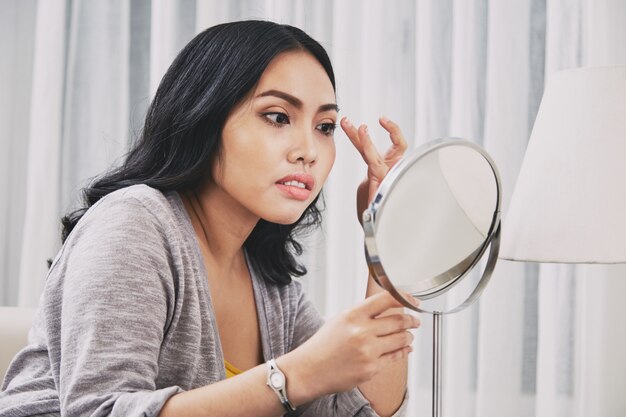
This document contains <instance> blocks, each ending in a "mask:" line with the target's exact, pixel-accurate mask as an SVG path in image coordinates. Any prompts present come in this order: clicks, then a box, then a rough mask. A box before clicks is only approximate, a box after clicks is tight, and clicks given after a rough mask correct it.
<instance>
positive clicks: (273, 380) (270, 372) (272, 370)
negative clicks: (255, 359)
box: [267, 359, 296, 411]
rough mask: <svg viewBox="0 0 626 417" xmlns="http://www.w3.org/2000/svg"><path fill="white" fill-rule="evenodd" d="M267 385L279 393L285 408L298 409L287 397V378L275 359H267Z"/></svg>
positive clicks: (289, 409) (288, 409)
mask: <svg viewBox="0 0 626 417" xmlns="http://www.w3.org/2000/svg"><path fill="white" fill-rule="evenodd" d="M267 385H268V386H269V387H270V388H271V389H272V390H273V391H274V392H275V393H276V395H278V399H279V400H280V402H281V404H282V405H283V407H285V410H287V411H296V408H295V407H294V406H293V405H291V403H290V402H289V399H287V378H286V377H285V374H283V372H282V371H281V370H280V368H279V367H278V365H276V361H275V360H274V359H270V360H269V361H267Z"/></svg>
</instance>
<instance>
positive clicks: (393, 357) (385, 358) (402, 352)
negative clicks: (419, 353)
mask: <svg viewBox="0 0 626 417" xmlns="http://www.w3.org/2000/svg"><path fill="white" fill-rule="evenodd" d="M411 352H413V348H412V347H411V346H406V347H403V348H402V349H398V350H396V351H393V352H389V353H385V354H384V355H382V356H381V357H380V358H379V363H380V366H381V367H382V369H384V368H386V367H387V366H388V365H390V364H392V363H394V362H397V361H399V360H401V359H404V358H406V357H407V356H409V353H411Z"/></svg>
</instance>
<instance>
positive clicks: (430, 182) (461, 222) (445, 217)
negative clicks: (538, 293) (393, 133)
mask: <svg viewBox="0 0 626 417" xmlns="http://www.w3.org/2000/svg"><path fill="white" fill-rule="evenodd" d="M464 142H466V141H458V143H456V142H455V141H451V143H447V144H446V145H444V146H438V147H435V148H433V149H429V150H427V151H426V152H424V151H422V152H423V153H420V154H419V155H418V156H417V157H416V156H415V155H407V156H406V157H405V159H406V158H409V159H408V160H407V161H403V163H402V164H399V166H398V168H399V169H398V170H397V171H396V172H395V173H394V175H393V176H392V178H390V182H389V183H388V184H386V185H387V187H386V189H385V187H383V186H384V185H385V183H383V185H382V186H381V188H380V189H379V196H378V201H377V199H375V200H374V201H375V202H376V201H377V204H378V206H377V207H376V208H374V207H375V205H372V206H371V207H372V208H371V210H372V212H373V213H374V236H375V242H376V246H377V250H378V255H379V258H380V263H381V265H382V266H383V268H384V270H385V272H386V275H387V278H388V280H389V281H390V282H391V283H392V284H393V286H394V287H395V288H396V289H399V290H402V291H406V292H409V293H411V294H413V295H415V296H418V297H422V298H427V296H428V294H431V293H432V292H433V291H438V290H440V289H442V288H445V287H447V286H450V285H451V284H453V283H454V282H455V280H457V279H458V278H459V276H460V275H462V274H463V273H464V272H465V271H466V270H467V269H468V268H469V267H470V266H473V264H474V263H475V261H476V260H477V257H479V256H480V255H482V252H483V251H484V247H485V244H486V241H487V238H488V236H489V233H490V231H491V229H492V222H493V220H494V213H495V212H496V210H498V201H499V195H498V183H497V180H496V174H495V173H494V171H493V169H492V166H491V163H490V162H489V161H488V160H487V159H486V158H485V157H484V156H483V154H482V153H481V152H479V151H478V150H477V149H475V148H474V147H471V146H467V145H465V144H464ZM390 174H391V173H390ZM424 296H426V297H424Z"/></svg>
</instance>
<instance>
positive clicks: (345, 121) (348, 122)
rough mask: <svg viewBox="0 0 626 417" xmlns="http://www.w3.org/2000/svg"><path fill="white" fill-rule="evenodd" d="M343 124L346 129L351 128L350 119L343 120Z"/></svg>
mask: <svg viewBox="0 0 626 417" xmlns="http://www.w3.org/2000/svg"><path fill="white" fill-rule="evenodd" d="M343 121H344V123H345V124H346V126H348V127H352V122H350V119H348V118H347V117H346V118H344V119H343Z"/></svg>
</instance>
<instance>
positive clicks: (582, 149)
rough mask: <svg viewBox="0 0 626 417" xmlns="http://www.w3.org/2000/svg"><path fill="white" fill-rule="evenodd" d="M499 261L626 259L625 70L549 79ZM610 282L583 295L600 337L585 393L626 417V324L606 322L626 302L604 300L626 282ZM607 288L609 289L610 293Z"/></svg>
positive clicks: (597, 410)
mask: <svg viewBox="0 0 626 417" xmlns="http://www.w3.org/2000/svg"><path fill="white" fill-rule="evenodd" d="M500 258H502V259H508V260H513V261H530V262H554V263H577V264H578V263H584V264H594V263H598V264H612V263H625V262H626V66H614V67H595V68H580V69H574V70H566V71H561V72H558V73H555V74H554V75H553V76H552V77H551V78H550V79H549V80H548V83H547V86H546V90H545V92H544V96H543V99H542V102H541V106H540V108H539V112H538V115H537V119H536V121H535V125H534V128H533V131H532V134H531V137H530V141H529V144H528V148H527V150H526V155H525V157H524V161H523V162H522V167H521V170H520V174H519V176H518V179H517V184H516V186H515V190H514V192H513V195H512V197H511V201H510V205H509V209H508V211H507V212H505V215H504V220H503V228H502V245H501V249H500ZM585 282H588V281H585ZM608 282H609V281H605V280H594V283H593V284H591V283H590V284H589V287H588V289H589V290H590V291H589V292H588V293H586V294H585V299H588V298H591V299H592V300H593V301H595V302H594V303H593V308H591V309H589V310H588V311H587V313H586V314H585V315H586V316H588V317H585V318H584V319H583V320H584V321H586V322H588V323H593V325H592V328H593V331H592V335H593V336H595V337H590V338H588V340H586V341H585V342H584V343H585V346H586V348H585V351H588V352H592V351H593V358H594V359H593V360H594V365H593V366H591V367H589V370H590V375H587V377H586V378H585V381H586V382H585V386H586V387H587V388H591V389H592V392H589V391H588V390H584V392H586V395H587V396H589V398H591V400H585V401H584V402H583V404H584V405H585V412H587V413H590V414H592V415H623V412H624V404H625V403H624V399H623V398H624V397H623V392H622V391H623V386H624V385H623V384H624V381H625V378H624V373H623V372H622V373H621V375H620V369H622V370H624V369H625V367H624V365H623V362H622V361H621V360H620V359H618V360H611V359H609V358H611V357H612V358H621V357H622V353H623V349H624V347H625V346H626V339H625V338H624V336H623V335H624V333H623V324H620V321H619V320H606V317H615V313H616V312H617V311H619V310H621V307H620V306H621V298H618V300H617V302H615V301H613V297H608V298H605V297H606V294H607V293H608V294H620V293H623V291H624V289H625V288H626V287H625V286H624V284H623V281H618V280H613V281H610V282H611V284H608ZM608 285H610V289H609V287H608ZM599 288H603V291H605V292H604V293H602V295H601V297H602V299H600V298H599V297H598V294H600V293H598V292H597V291H599ZM594 294H596V296H595V297H594ZM599 310H603V311H604V312H605V313H604V315H601V314H600V313H598V311H599ZM594 317H595V318H597V320H593V318H594ZM599 337H601V338H602V340H603V342H602V343H601V344H600V345H598V342H597V341H596V339H599ZM589 344H591V345H592V346H595V350H593V348H592V347H590V346H589ZM594 344H595V345H594ZM607 355H608V356H607ZM583 366H584V365H583ZM599 369H603V370H604V373H599V371H598V370H599ZM606 398H612V399H614V401H606V400H605V399H606ZM588 401H591V403H593V405H592V406H590V404H588ZM583 415H584V414H583Z"/></svg>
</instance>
